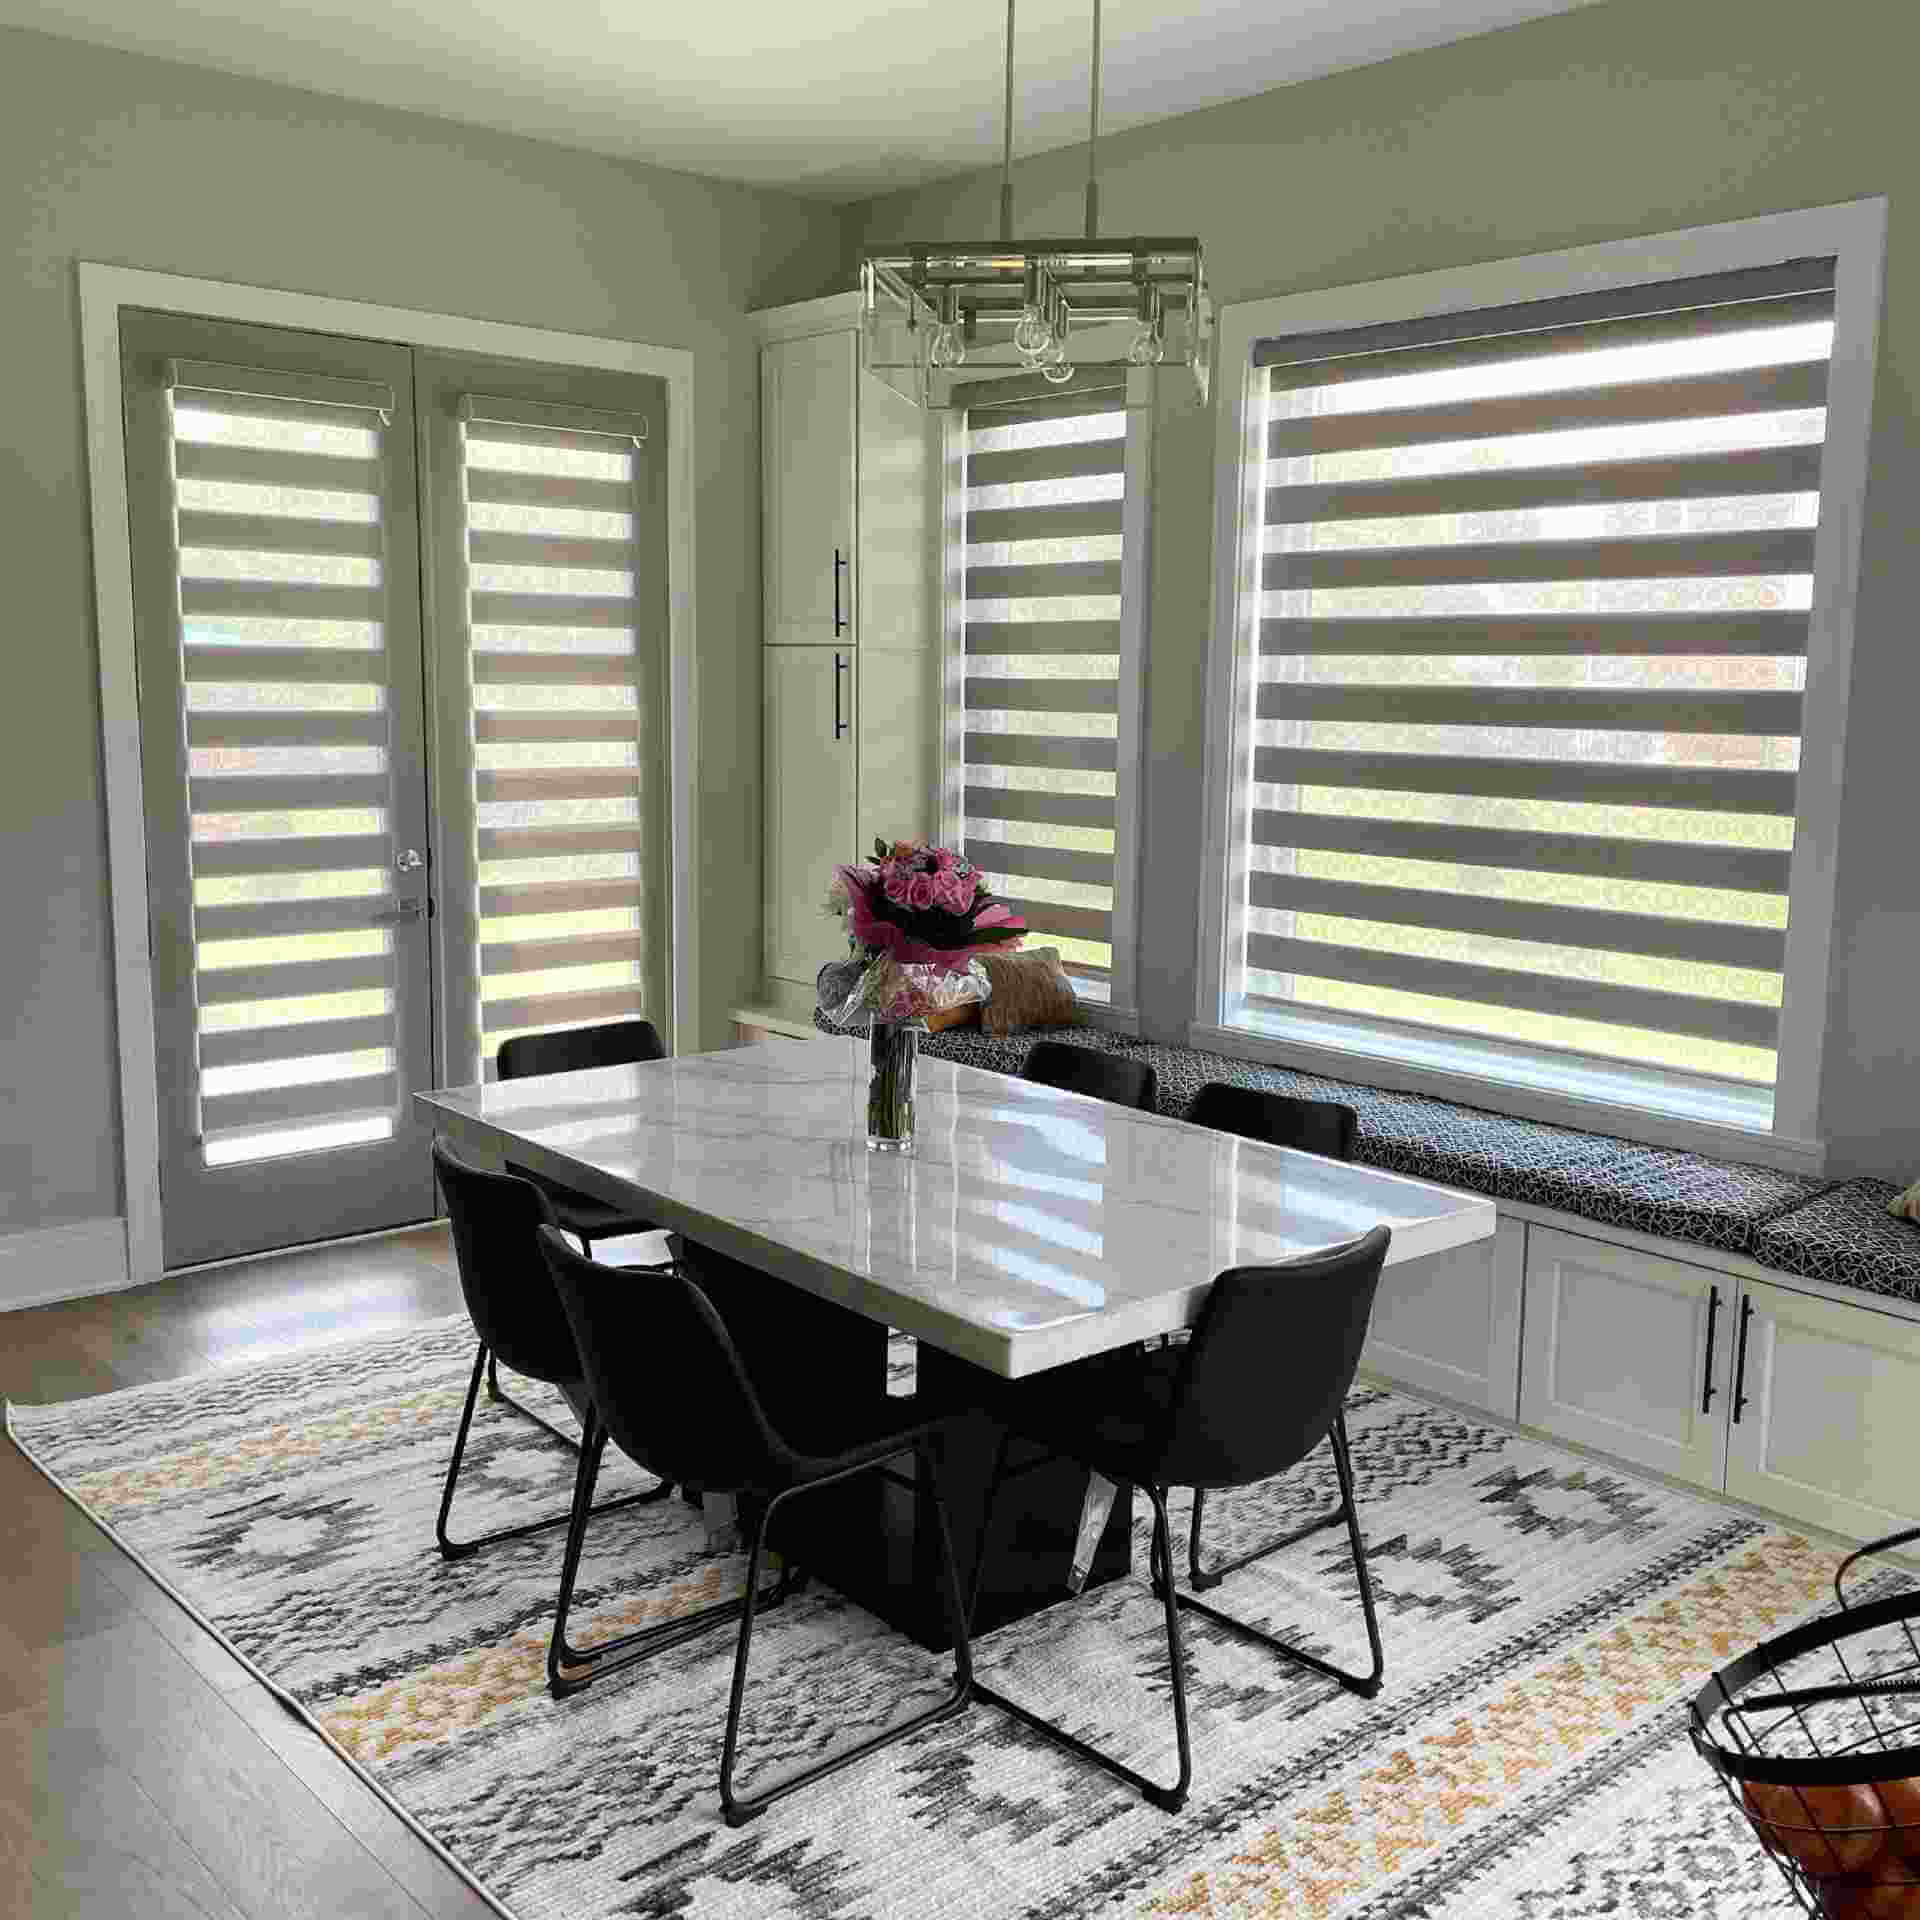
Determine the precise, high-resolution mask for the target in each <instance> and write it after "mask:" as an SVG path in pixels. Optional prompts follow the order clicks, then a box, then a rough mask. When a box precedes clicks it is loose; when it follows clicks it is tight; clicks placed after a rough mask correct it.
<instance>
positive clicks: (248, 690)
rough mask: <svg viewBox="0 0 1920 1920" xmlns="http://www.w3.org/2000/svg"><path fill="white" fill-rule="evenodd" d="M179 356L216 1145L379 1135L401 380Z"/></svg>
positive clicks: (182, 568) (385, 1067)
mask: <svg viewBox="0 0 1920 1920" xmlns="http://www.w3.org/2000/svg"><path fill="white" fill-rule="evenodd" d="M171 376H172V377H171V379H170V382H169V385H170V388H171V392H170V396H169V398H170V405H169V412H168V417H169V420H170V426H171V431H170V434H169V450H170V454H171V462H172V483H173V507H174V516H173V526H174V535H175V552H176V555H177V563H176V564H177V580H176V586H177V593H178V612H179V629H178V631H179V636H180V649H181V671H182V679H183V689H184V707H185V714H184V726H185V734H186V740H185V746H186V776H187V804H188V813H189V823H190V824H189V845H188V848H187V858H188V862H189V867H190V877H191V887H192V955H191V967H192V1004H193V1005H194V1006H195V1007H196V1008H197V1024H198V1033H197V1036H196V1038H197V1053H198V1061H197V1064H198V1079H197V1097H198V1111H199V1149H200V1152H201V1154H202V1155H203V1156H204V1161H205V1163H206V1164H208V1165H211V1166H220V1165H230V1164H233V1163H236V1162H240V1161H245V1160H253V1159H262V1158H266V1157H269V1156H278V1155H283V1154H287V1153H295V1152H306V1151H313V1150H315V1149H317V1148H322V1147H334V1146H344V1145H349V1144H352V1143H356V1142H366V1141H374V1140H379V1139H384V1138H387V1137H389V1136H391V1135H392V1134H393V1133H394V1131H395V1120H396V1112H397V1108H398V1104H399V1097H400V1080H399V1076H398V1075H397V1073H396V1051H395V1050H396V1005H395V992H394V989H395V981H394V976H393V967H394V950H393V949H394V926H393V921H392V915H391V914H390V912H389V911H388V907H389V896H390V893H391V886H390V879H389V876H390V873H391V870H392V863H393V857H394V856H393V848H392V831H393V822H392V820H391V818H390V799H391V792H392V785H393V780H394V769H393V766H392V765H391V763H390V756H389V726H390V721H391V713H390V699H389V695H390V675H389V653H388V647H387V635H386V618H387V583H386V580H385V565H386V561H385V548H386V541H387V537H388V527H387V518H388V514H387V501H386V471H387V470H386V464H385V461H384V458H383V440H384V437H385V436H386V434H387V433H388V432H389V431H390V427H389V421H390V416H391V410H392V407H393V404H394V401H393V396H392V394H391V393H390V392H388V391H386V390H385V389H382V388H378V387H374V386H371V385H369V384H366V383H362V382H359V381H353V380H344V379H333V378H329V377H322V376H317V375H315V376H300V375H292V374H280V373H273V372H264V371H263V372H258V373H254V372H250V371H249V370H247V369H244V368H228V367H220V366H214V365H209V364H206V363H197V362H175V363H173V365H172V367H171ZM263 389H264V390H263ZM407 537H408V539H409V541H410V540H411V521H410V520H409V522H408V528H407Z"/></svg>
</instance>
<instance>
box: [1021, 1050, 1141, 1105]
mask: <svg viewBox="0 0 1920 1920" xmlns="http://www.w3.org/2000/svg"><path fill="white" fill-rule="evenodd" d="M1020 1078H1021V1079H1022V1080H1031V1081H1032V1082H1033V1083H1034V1084H1035V1085H1036V1086H1041V1087H1059V1088H1060V1089H1062V1091H1064V1092H1066V1093H1086V1094H1091V1095H1092V1096H1093V1098H1094V1099H1096V1100H1110V1101H1111V1102H1112V1103H1113V1104H1114V1105H1115V1106H1116V1107H1138V1108H1139V1109H1140V1110H1141V1111H1142V1112H1143V1113H1152V1112H1153V1111H1154V1110H1155V1103H1156V1102H1157V1101H1158V1099H1159V1097H1160V1076H1159V1075H1158V1074H1157V1073H1155V1072H1154V1070H1153V1069H1152V1068H1151V1067H1149V1066H1147V1065H1145V1064H1144V1063H1142V1062H1141V1061H1138V1060H1128V1059H1126V1058H1124V1057H1123V1056H1122V1055H1120V1054H1117V1053H1096V1052H1095V1051H1094V1050H1093V1049H1092V1048H1091V1047H1076V1046H1073V1045H1071V1044H1070V1043H1069V1042H1067V1041H1065V1040H1036V1041H1035V1042H1034V1043H1033V1046H1032V1047H1031V1049H1030V1050H1029V1051H1028V1054H1027V1064H1026V1065H1025V1066H1024V1067H1022V1068H1021V1070H1020Z"/></svg>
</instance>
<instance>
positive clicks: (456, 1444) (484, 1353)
mask: <svg viewBox="0 0 1920 1920" xmlns="http://www.w3.org/2000/svg"><path fill="white" fill-rule="evenodd" d="M494 1365H495V1363H494V1357H493V1355H492V1354H491V1353H490V1352H489V1351H488V1350H487V1345H486V1342H485V1341H482V1342H481V1344H480V1348H479V1351H478V1352H477V1353H475V1354H474V1356H473V1378H472V1379H471V1380H469V1381H468V1382H467V1403H466V1405H465V1406H464V1407H462V1408H461V1410H460V1425H459V1428H458V1430H457V1431H456V1432H455V1434H454V1436H453V1458H452V1459H451V1460H449V1461H448V1462H447V1482H446V1485H445V1487H444V1488H443V1489H442V1490H441V1494H440V1517H439V1519H438V1520H437V1521H436V1522H435V1523H434V1538H435V1539H436V1540H438V1541H439V1543H440V1552H441V1555H442V1557H443V1558H445V1559H448V1560H464V1559H466V1558H467V1557H468V1556H469V1555H470V1554H475V1553H478V1552H479V1551H480V1549H481V1548H482V1547H491V1546H497V1545H498V1544H499V1543H500V1542H501V1541H503V1540H524V1539H525V1538H526V1537H527V1536H528V1535H529V1534H534V1533H545V1532H547V1531H548V1530H549V1529H550V1528H553V1527H564V1526H565V1525H566V1524H567V1521H568V1519H569V1517H570V1515H569V1514H565V1513H556V1514H551V1515H549V1516H548V1517H547V1518H546V1519H545V1520H529V1521H527V1522H526V1523H525V1524H524V1525H522V1526H518V1527H500V1528H497V1529H496V1530H495V1531H494V1532H492V1533H483V1534H481V1535H479V1536H478V1537H477V1538H475V1539H472V1540H455V1539H454V1538H453V1537H452V1536H451V1535H450V1534H449V1533H448V1532H447V1522H448V1520H449V1519H450V1518H451V1517H452V1515H453V1490H454V1487H455V1485H456V1484H457V1482H458V1481H459V1478H460V1463H461V1462H462V1461H463V1460H464V1459H465V1458H466V1454H467V1434H468V1432H469V1430H470V1429H471V1428H472V1426H473V1410H474V1406H475V1404H476V1403H477V1401H478V1400H479V1397H480V1379H481V1375H482V1373H485V1375H486V1376H487V1379H488V1382H489V1386H488V1392H489V1393H490V1394H491V1395H492V1397H493V1398H494V1399H495V1400H498V1401H500V1402H502V1403H503V1404H504V1405H506V1406H507V1407H508V1408H510V1409H511V1410H512V1411H513V1412H515V1413H518V1414H522V1415H524V1416H525V1417H526V1418H527V1419H529V1420H531V1421H532V1422H533V1424H534V1425H535V1426H536V1427H539V1428H541V1429H542V1430H543V1431H544V1432H546V1433H548V1434H550V1435H551V1436H552V1437H553V1438H554V1439H555V1440H557V1441H558V1442H559V1443H560V1444H561V1445H562V1446H563V1447H565V1448H566V1449H567V1451H568V1452H569V1453H578V1452H579V1451H580V1443H579V1442H578V1441H577V1440H575V1439H573V1438H571V1436H569V1435H567V1434H564V1433H562V1432H561V1431H560V1429H559V1428H558V1427H556V1426H552V1425H550V1424H549V1423H548V1422H547V1421H545V1420H542V1419H541V1418H540V1416H539V1415H538V1414H537V1413H534V1412H532V1411H530V1410H529V1409H528V1408H526V1407H523V1406H522V1405H521V1404H520V1403H519V1401H517V1400H513V1399H509V1398H508V1396H507V1395H506V1394H504V1393H501V1392H499V1391H498V1389H497V1376H496V1375H495V1372H494ZM672 1491H673V1489H672V1488H671V1487H670V1486H668V1485H667V1484H666V1483H665V1482H664V1481H663V1482H662V1483H661V1484H660V1485H659V1486H657V1487H649V1488H648V1489H647V1490H646V1491H645V1492H644V1493H630V1494H627V1495H626V1496H625V1497H624V1498H622V1499H619V1500H609V1501H608V1502H607V1503H606V1505H605V1506H603V1507H601V1508H600V1509H599V1511H600V1512H601V1513H617V1512H618V1511H619V1510H620V1509H621V1508H622V1507H644V1506H647V1505H649V1504H650V1503H651V1502H653V1501H655V1500H659V1499H663V1498H664V1497H665V1496H666V1495H667V1494H669V1493H671V1492H672Z"/></svg>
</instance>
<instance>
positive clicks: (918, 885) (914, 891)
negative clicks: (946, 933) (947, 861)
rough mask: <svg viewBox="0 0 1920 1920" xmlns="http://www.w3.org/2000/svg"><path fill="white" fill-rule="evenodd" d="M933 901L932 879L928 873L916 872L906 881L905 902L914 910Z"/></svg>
mask: <svg viewBox="0 0 1920 1920" xmlns="http://www.w3.org/2000/svg"><path fill="white" fill-rule="evenodd" d="M933 901H934V881H933V875H932V874H930V873H916V874H914V875H913V876H912V878H911V879H909V880H908V882H907V900H906V904H907V905H908V906H909V907H911V908H913V909H914V910H915V911H916V912H918V911H920V910H922V909H924V908H927V907H930V906H932V905H933Z"/></svg>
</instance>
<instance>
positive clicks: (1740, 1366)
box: [1733, 1299, 1753, 1427]
mask: <svg viewBox="0 0 1920 1920" xmlns="http://www.w3.org/2000/svg"><path fill="white" fill-rule="evenodd" d="M1752 1325H1753V1301H1752V1300H1751V1299H1746V1300H1742V1301H1741V1302H1740V1354H1739V1358H1738V1359H1737V1360H1736V1361H1735V1363H1734V1369H1733V1424H1734V1425H1735V1426H1736V1427H1737V1426H1738V1425H1739V1424H1740V1416H1741V1414H1743V1413H1744V1412H1745V1411H1746V1410H1747V1332H1748V1329H1749V1328H1751V1327H1752Z"/></svg>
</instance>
